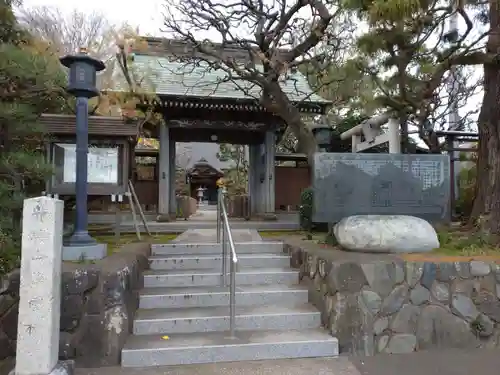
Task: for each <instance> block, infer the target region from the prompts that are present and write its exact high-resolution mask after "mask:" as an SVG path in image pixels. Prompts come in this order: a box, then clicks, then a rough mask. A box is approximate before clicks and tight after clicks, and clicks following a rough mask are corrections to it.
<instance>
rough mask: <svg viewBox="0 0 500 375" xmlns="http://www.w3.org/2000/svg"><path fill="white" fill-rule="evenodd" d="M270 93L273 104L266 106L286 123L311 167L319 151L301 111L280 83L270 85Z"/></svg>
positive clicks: (300, 151) (299, 150)
mask: <svg viewBox="0 0 500 375" xmlns="http://www.w3.org/2000/svg"><path fill="white" fill-rule="evenodd" d="M269 92H270V93H271V95H272V96H273V99H274V100H273V103H272V104H270V103H269V102H265V103H264V105H265V106H266V107H267V108H268V109H271V111H272V112H274V113H275V114H277V115H278V116H280V117H281V118H282V119H283V120H284V121H285V122H286V124H287V125H288V127H289V128H290V131H291V132H292V133H293V135H294V136H295V138H297V144H298V149H297V152H298V153H304V154H306V155H307V160H308V162H309V165H313V161H314V153H315V152H316V151H317V150H318V144H317V142H316V138H314V134H313V133H312V131H311V129H309V128H308V127H307V126H306V124H305V123H304V121H303V120H302V117H301V116H300V112H299V110H298V109H297V107H296V106H295V105H293V103H291V102H290V100H288V98H287V97H286V95H285V94H284V93H283V91H282V90H281V88H280V87H279V84H278V83H273V84H270V87H269Z"/></svg>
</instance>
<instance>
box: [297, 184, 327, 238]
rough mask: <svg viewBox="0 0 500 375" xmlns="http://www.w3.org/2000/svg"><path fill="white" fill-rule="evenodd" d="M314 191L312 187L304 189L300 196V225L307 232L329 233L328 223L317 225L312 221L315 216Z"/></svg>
mask: <svg viewBox="0 0 500 375" xmlns="http://www.w3.org/2000/svg"><path fill="white" fill-rule="evenodd" d="M313 199H314V194H313V189H312V188H311V187H309V188H307V189H304V191H302V194H301V196H300V207H299V223H300V227H301V228H302V230H305V231H307V232H312V231H319V232H327V231H328V224H326V223H315V222H313V220H312V214H313Z"/></svg>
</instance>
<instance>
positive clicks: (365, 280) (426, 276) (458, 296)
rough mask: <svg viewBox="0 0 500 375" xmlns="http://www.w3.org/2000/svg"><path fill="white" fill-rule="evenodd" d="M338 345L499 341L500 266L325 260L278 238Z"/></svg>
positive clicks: (349, 348) (405, 346)
mask: <svg viewBox="0 0 500 375" xmlns="http://www.w3.org/2000/svg"><path fill="white" fill-rule="evenodd" d="M285 249H286V251H287V252H288V253H289V254H290V255H291V256H292V266H293V267H295V268H300V277H301V282H303V283H306V284H308V285H309V300H310V301H311V302H312V303H313V304H314V305H316V306H317V307H318V309H320V311H321V313H322V322H323V324H324V326H325V327H326V328H327V329H328V330H329V331H330V332H331V334H332V335H333V336H336V337H337V338H338V340H339V345H340V350H341V352H345V353H352V354H363V355H373V354H377V353H408V352H413V351H417V350H428V349H433V348H468V347H490V348H494V347H497V348H498V347H500V266H498V265H497V264H494V263H488V262H483V261H477V260H473V261H463V262H443V263H439V262H408V261H403V260H394V259H389V258H388V260H387V261H373V262H366V263H365V262H363V261H338V260H335V261H332V260H327V259H322V258H321V257H319V256H317V255H316V254H314V253H312V252H311V253H308V252H307V251H305V250H303V249H301V248H299V247H297V246H292V245H285Z"/></svg>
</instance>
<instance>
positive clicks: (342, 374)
mask: <svg viewBox="0 0 500 375" xmlns="http://www.w3.org/2000/svg"><path fill="white" fill-rule="evenodd" d="M75 375H359V372H358V371H357V370H356V369H355V368H354V366H353V365H352V364H351V363H350V362H349V360H348V359H347V358H345V357H340V358H321V359H319V358H318V359H316V358H312V359H291V360H290V359H286V360H275V361H252V362H231V363H219V364H207V365H189V366H168V367H156V368H154V367H153V368H151V367H150V368H137V369H134V368H121V367H106V368H100V369H77V371H76V374H75ZM385 375H388V374H385ZM394 375H396V374H394ZM481 375H483V374H481Z"/></svg>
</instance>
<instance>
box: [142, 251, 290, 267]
mask: <svg viewBox="0 0 500 375" xmlns="http://www.w3.org/2000/svg"><path fill="white" fill-rule="evenodd" d="M149 264H150V268H151V269H152V270H195V269H196V270H199V269H210V270H219V269H220V268H221V264H222V256H221V255H189V256H181V255H172V256H165V255H163V256H162V255H154V256H151V257H150V258H149ZM289 266H290V257H289V256H288V255H278V254H238V267H240V268H243V267H254V268H255V267H262V268H270V267H271V268H280V267H289Z"/></svg>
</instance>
